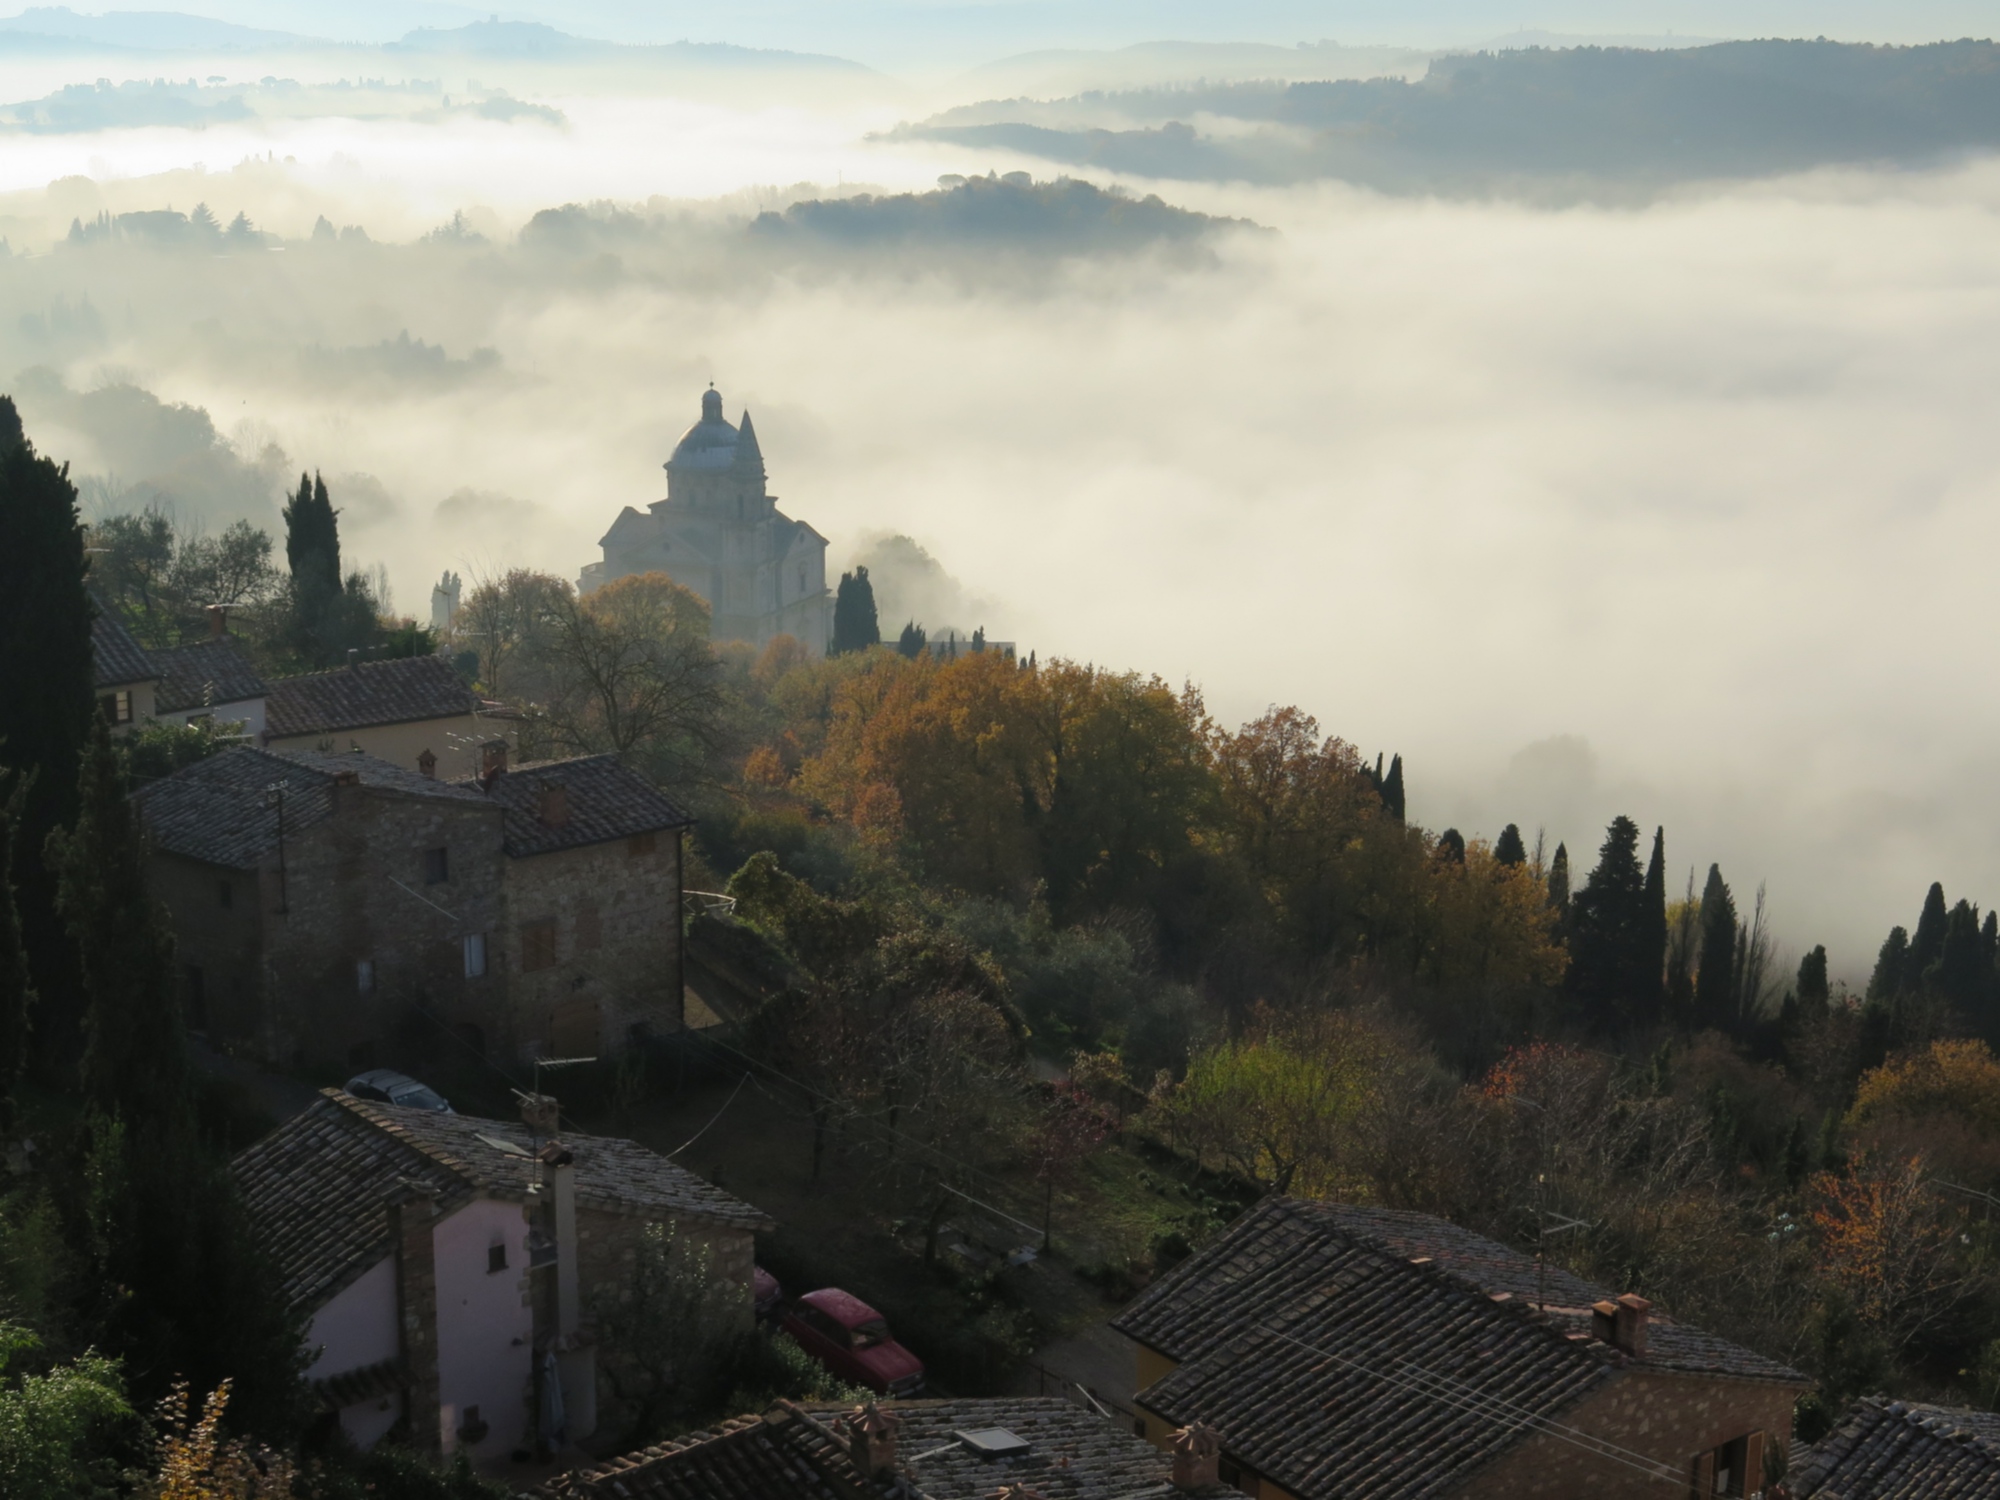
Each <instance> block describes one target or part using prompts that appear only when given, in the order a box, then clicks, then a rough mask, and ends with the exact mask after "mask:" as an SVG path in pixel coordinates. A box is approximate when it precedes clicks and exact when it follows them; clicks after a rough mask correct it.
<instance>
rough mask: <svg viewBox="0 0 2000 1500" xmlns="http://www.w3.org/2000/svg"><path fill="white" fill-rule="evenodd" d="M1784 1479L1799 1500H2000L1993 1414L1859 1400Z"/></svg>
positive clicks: (1999, 1432) (1998, 1423) (1998, 1432)
mask: <svg viewBox="0 0 2000 1500" xmlns="http://www.w3.org/2000/svg"><path fill="white" fill-rule="evenodd" d="M1786 1483H1787V1485H1788V1486H1789V1487H1790V1489H1791V1492H1792V1494H1793V1495H1795V1496H1797V1497H1798V1500H1807V1497H1810V1496H1814V1495H1817V1496H1820V1497H1822V1500H1928V1497H1932V1496H1950V1497H1951V1500H2000V1414H1996V1413H1994V1412H1990V1411H1969V1410H1964V1409H1961V1408H1956V1407H1949V1406H1918V1405H1916V1404H1914V1403H1910V1404H1906V1403H1904V1402H1901V1401H1889V1400H1885V1399H1884V1398H1882V1397H1880V1396H1871V1397H1866V1398H1864V1399H1863V1400H1861V1401H1858V1402H1856V1403H1855V1404H1854V1406H1853V1408H1852V1409H1851V1410H1850V1411H1849V1412H1848V1414H1847V1416H1846V1418H1845V1420H1843V1421H1842V1422H1841V1424H1840V1425H1839V1426H1838V1427H1836V1428H1834V1430H1833V1431H1832V1432H1830V1433H1828V1434H1827V1435H1826V1436H1825V1437H1824V1438H1822V1439H1820V1441H1819V1442H1818V1444H1816V1445H1815V1446H1814V1447H1813V1449H1812V1451H1811V1453H1810V1454H1808V1455H1807V1457H1806V1460H1805V1462H1804V1463H1803V1464H1802V1465H1800V1466H1798V1467H1797V1468H1795V1469H1794V1470H1793V1472H1792V1474H1791V1476H1790V1477H1789V1479H1787V1481H1786Z"/></svg>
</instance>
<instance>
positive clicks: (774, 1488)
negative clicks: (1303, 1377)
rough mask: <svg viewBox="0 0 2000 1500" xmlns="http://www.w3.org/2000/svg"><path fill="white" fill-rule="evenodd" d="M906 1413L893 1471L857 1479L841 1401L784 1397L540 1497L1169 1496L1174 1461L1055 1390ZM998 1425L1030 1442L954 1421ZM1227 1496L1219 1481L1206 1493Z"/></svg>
mask: <svg viewBox="0 0 2000 1500" xmlns="http://www.w3.org/2000/svg"><path fill="white" fill-rule="evenodd" d="M883 1409H884V1410H885V1411H890V1412H893V1413H894V1415H895V1416H896V1417H898V1418H900V1419H901V1428H900V1431H899V1433H898V1436H897V1444H896V1449H897V1463H896V1471H895V1473H894V1474H893V1475H890V1476H885V1477H883V1478H864V1477H863V1476H862V1475H861V1474H860V1473H859V1471H858V1470H857V1469H856V1468H855V1467H854V1465H853V1464H852V1462H851V1461H850V1460H849V1458H848V1456H847V1443H846V1435H845V1430H844V1424H845V1419H846V1417H847V1415H848V1414H849V1412H850V1411H851V1410H852V1408H851V1406H849V1405H846V1404H841V1405H835V1404H832V1403H814V1404H811V1405H806V1406H799V1405H794V1404H793V1403H791V1402H781V1403H779V1404H778V1405H777V1406H776V1407H774V1408H772V1410H771V1411H770V1412H768V1413H766V1414H765V1415H764V1416H761V1417H737V1418H735V1419H733V1420H731V1421H729V1422H726V1423H723V1424H722V1425H721V1426H720V1427H718V1428H716V1429H715V1430H714V1431H712V1432H697V1433H693V1434H690V1435H689V1436H687V1437H682V1438H677V1439H675V1440H674V1441H672V1442H668V1443H662V1444H659V1445H658V1446H656V1447H652V1448H645V1449H642V1450H640V1451H639V1452H637V1453H631V1454H627V1455H626V1456H624V1457H623V1458H618V1459H613V1460H612V1461H611V1462H609V1463H604V1464H598V1465H595V1466H593V1467H590V1468H587V1469H579V1470H575V1471H573V1472H571V1473H569V1474H566V1475H563V1476H562V1477H561V1478H559V1479H556V1480H553V1481H551V1482H550V1483H548V1484H546V1485H544V1486H542V1488H541V1489H539V1490H537V1491H535V1492H534V1494H535V1495H536V1496H537V1497H539V1500H835V1497H839V1500H856V1497H859V1496H871V1497H873V1496H879V1497H882V1500H988V1497H989V1496H991V1495H992V1494H993V1493H994V1492H995V1491H996V1490H998V1489H1000V1488H1001V1487H1002V1486H1005V1485H1011V1484H1023V1485H1026V1486H1027V1487H1028V1488H1029V1489H1030V1490H1032V1491H1033V1492H1034V1493H1036V1494H1038V1495H1041V1496H1043V1497H1044V1500H1169V1497H1179V1496H1180V1495H1182V1494H1183V1492H1182V1491H1179V1490H1176V1489H1175V1488H1174V1487H1173V1485H1172V1484H1171V1482H1170V1481H1169V1477H1168V1476H1169V1473H1170V1471H1171V1462H1172V1461H1171V1460H1170V1459H1169V1458H1168V1456H1167V1455H1166V1454H1165V1453H1163V1452H1161V1451H1160V1450H1159V1449H1158V1448H1155V1447H1153V1446H1152V1445H1151V1444H1150V1443H1147V1442H1145V1441H1144V1440H1143V1439H1140V1438H1136V1437H1134V1436H1132V1434H1131V1433H1130V1432H1128V1431H1126V1430H1125V1429H1124V1428H1122V1427H1120V1426H1118V1425H1117V1424H1115V1423H1114V1422H1112V1421H1110V1420H1108V1419H1106V1418H1104V1417H1100V1416H1098V1415H1097V1414H1096V1413H1095V1412H1090V1411H1086V1410H1084V1409H1083V1408H1082V1407H1080V1406H1076V1405H1073V1404H1071V1403H1070V1402H1068V1401H1064V1400H1060V1399H1057V1398H1055V1397H1041V1396H996V1397H981V1398H965V1399H959V1400H948V1401H898V1402H895V1403H893V1404H888V1403H884V1407H883ZM996 1427H997V1428H1003V1429H1005V1430H1006V1431H1008V1432H1011V1433H1013V1434H1014V1435H1015V1436H1017V1437H1019V1438H1022V1439H1024V1440H1025V1441H1026V1442H1027V1444H1028V1447H1027V1450H1026V1451H1025V1452H1023V1453H1020V1454H1018V1455H1015V1456H1010V1457H982V1456H981V1455H979V1454H977V1453H975V1452H973V1451H972V1450H971V1449H969V1448H967V1447H966V1446H965V1444H963V1443H962V1442H960V1441H959V1440H958V1434H959V1433H961V1432H970V1431H979V1430H982V1429H990V1428H996ZM1206 1493H1208V1494H1211V1495H1213V1496H1216V1497H1218V1500H1219V1497H1222V1496H1226V1495H1227V1494H1229V1493H1230V1492H1229V1491H1228V1490H1226V1489H1223V1488H1222V1487H1220V1486H1217V1487H1215V1488H1214V1489H1213V1490H1210V1491H1208V1492H1206Z"/></svg>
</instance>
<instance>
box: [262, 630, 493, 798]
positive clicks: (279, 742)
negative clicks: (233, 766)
mask: <svg viewBox="0 0 2000 1500" xmlns="http://www.w3.org/2000/svg"><path fill="white" fill-rule="evenodd" d="M264 714H265V720H264V731H263V743H264V745H265V747H266V748H267V749H271V750H321V751H345V750H360V751H362V752H363V753H365V754H368V755H373V756H377V757H379V758H380V759H382V760H386V761H388V762H389V763H390V764H392V765H397V766H401V767H403V768H404V769H405V770H410V771H421V772H423V773H424V774H425V775H427V776H436V777H438V778H439V779H440V780H444V781H451V780H456V779H457V778H459V777H463V776H471V775H474V774H475V773H477V772H478V770H479V769H480V767H481V765H482V764H483V763H484V760H485V756H486V751H487V748H488V747H489V746H491V745H492V744H494V743H495V742H496V741H498V742H505V743H508V744H512V743H513V742H514V741H515V740H516V739H517V738H518V722H519V721H518V720H517V719H516V717H515V716H514V714H513V712H512V710H510V709H507V708H505V707H503V706H502V705H500V704H498V703H489V702H487V701H486V700H485V699H482V698H481V697H480V696H479V695H478V694H477V693H475V692H473V690H472V689H471V688H469V687H467V686H466V684H465V680H464V679H463V678H461V677H460V676H459V675H458V673H457V672H456V671H454V670H453V669H452V666H451V663H450V662H448V661H446V660H445V659H444V658H443V657H441V656H409V657H402V658H399V659H397V660H394V661H362V660H360V659H359V658H358V657H354V658H351V659H350V660H349V662H348V664H347V665H346V666H344V667H335V668H334V669H333V670H331V671H328V672H308V673H305V674H304V675H302V676H298V677H279V678H276V679H274V680H273V681H272V682H271V683H269V684H268V686H267V688H266V690H265V698H264Z"/></svg>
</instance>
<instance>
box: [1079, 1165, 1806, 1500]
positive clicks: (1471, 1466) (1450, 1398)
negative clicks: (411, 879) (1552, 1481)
mask: <svg viewBox="0 0 2000 1500" xmlns="http://www.w3.org/2000/svg"><path fill="white" fill-rule="evenodd" d="M1537 1285H1538V1283H1537V1276H1536V1267H1535V1263H1534V1261H1533V1260H1532V1258H1530V1257H1528V1256H1524V1255H1522V1254H1520V1253H1519V1252H1518V1251H1515V1250H1511V1249H1509V1248H1508V1247H1507V1246H1505V1245H1501V1244H1498V1243H1497V1242H1495V1241H1492V1240H1488V1239H1485V1238H1484V1237H1482V1236H1479V1235H1475V1234H1471V1233H1470V1232H1468V1231H1466V1230H1462V1229H1459V1228H1458V1227H1457V1226H1455V1225H1452V1224H1449V1223H1447V1222H1445V1221H1443V1220H1440V1219H1434V1218H1431V1217H1429V1216H1428V1215H1422V1214H1407V1213H1396V1212H1393V1211H1389V1210H1376V1209H1355V1208H1349V1207H1346V1206H1343V1205H1339V1204H1327V1203H1312V1202H1305V1201H1301V1200H1298V1199H1289V1198H1272V1199H1267V1200H1265V1202H1263V1203H1262V1204H1260V1205H1258V1206H1257V1207H1256V1208H1254V1209H1252V1210H1251V1211H1250V1212H1249V1213H1248V1214H1246V1215H1244V1216H1243V1217H1242V1218H1241V1219H1239V1220H1238V1221H1237V1222H1236V1223H1235V1224H1233V1225H1232V1226H1230V1228H1229V1229H1227V1230H1225V1231H1224V1232H1223V1233H1222V1234H1221V1235H1220V1236H1218V1237H1217V1238H1216V1239H1215V1240H1214V1241H1213V1242H1211V1243H1210V1244H1208V1245H1206V1246H1204V1247H1203V1248H1202V1249H1201V1250H1200V1251H1199V1252H1197V1253H1196V1254H1195V1255H1194V1256H1192V1257H1190V1258H1189V1259H1188V1260H1186V1261H1184V1262H1182V1263H1181V1265H1179V1266H1178V1267H1176V1268H1175V1269H1174V1270H1173V1271H1172V1272H1170V1273H1169V1274H1168V1275H1166V1276H1165V1277H1163V1278H1161V1280H1159V1281H1158V1282H1156V1283H1155V1284H1154V1285H1153V1286H1152V1287H1151V1288H1149V1289H1148V1290H1147V1291H1146V1292H1145V1293H1144V1294H1143V1295H1142V1296H1141V1297H1139V1299H1138V1300H1137V1301H1135V1302H1134V1303H1133V1304H1132V1306H1131V1307H1129V1308H1127V1309H1126V1311H1125V1312H1124V1313H1123V1314H1121V1315H1120V1316H1119V1317H1118V1318H1117V1319H1116V1320H1114V1322H1113V1324H1112V1326H1113V1327H1114V1328H1116V1329H1118V1330H1119V1331H1120V1332H1122V1333H1124V1334H1126V1335H1127V1336H1128V1337H1131V1338H1133V1339H1136V1340H1138V1341H1139V1342H1140V1343H1142V1344H1145V1345H1147V1346H1149V1347H1151V1348H1153V1349H1155V1350H1158V1351H1159V1352H1160V1353H1162V1354H1164V1355H1166V1356H1167V1357H1168V1358H1170V1359H1172V1360H1175V1361H1177V1366H1176V1368H1175V1369H1174V1370H1173V1371H1172V1372H1171V1373H1170V1374H1168V1375H1166V1376H1165V1377H1163V1378H1162V1379H1160V1380H1159V1381H1157V1382H1155V1383H1154V1384H1153V1385H1152V1386H1150V1387H1149V1388H1148V1389H1146V1390H1145V1391H1142V1392H1140V1393H1139V1398H1138V1399H1139V1401H1140V1402H1141V1404H1143V1405H1144V1406H1146V1407H1147V1408H1148V1409H1149V1410H1151V1411H1154V1412H1156V1413H1158V1414H1159V1415H1160V1416H1162V1417H1164V1418H1166V1419H1167V1420H1169V1421H1172V1422H1176V1423H1186V1422H1190V1421H1194V1420H1196V1419H1200V1420H1203V1421H1207V1422H1211V1423H1213V1424H1214V1425H1215V1426H1216V1427H1218V1428H1219V1429H1220V1430H1221V1432H1222V1436H1223V1443H1224V1446H1225V1447H1226V1448H1227V1450H1228V1451H1229V1452H1230V1453H1231V1454H1233V1455H1235V1456H1236V1457H1237V1458H1238V1459H1240V1460H1242V1461H1243V1462H1246V1463H1248V1464H1250V1465H1252V1466H1253V1467H1254V1468H1256V1469H1257V1470H1258V1471H1259V1472H1261V1473H1264V1474H1268V1475H1269V1476H1270V1477H1271V1478H1272V1479H1273V1480H1274V1481H1275V1482H1276V1483H1278V1484H1280V1485H1282V1486H1284V1487H1285V1488H1286V1489H1287V1490H1289V1491H1291V1492H1292V1493H1293V1494H1295V1495H1298V1496H1300V1497H1301V1500H1331V1497H1334V1496H1343V1497H1344V1496H1358V1495H1366V1496H1368V1497H1370V1500H1417V1497H1422V1496H1430V1495H1435V1494H1440V1493H1443V1492H1444V1491H1446V1490H1449V1489H1451V1488H1452V1487H1454V1486H1455V1485H1458V1484H1460V1483H1462V1482H1463V1481H1464V1480H1465V1479H1466V1478H1467V1476H1469V1475H1470V1474H1471V1473H1472V1472H1473V1471H1474V1470H1476V1469H1477V1468H1479V1467H1481V1466H1482V1465H1484V1464H1485V1463H1487V1462H1488V1461H1490V1460H1491V1459H1493V1458H1494V1457H1496V1456H1498V1455H1499V1454H1500V1453H1501V1452H1503V1451H1504V1450H1505V1449H1506V1448H1508V1447H1509V1446H1511V1445H1512V1444H1513V1443H1514V1442H1516V1441H1517V1440H1519V1439H1520V1438H1521V1437H1522V1436H1524V1435H1525V1434H1526V1433H1527V1432H1528V1431H1529V1430H1531V1428H1532V1427H1534V1426H1535V1425H1536V1424H1537V1423H1540V1422H1544V1421H1547V1420H1549V1419H1551V1418H1556V1417H1557V1416H1558V1415H1559V1414H1560V1413H1561V1412H1563V1411H1564V1410H1565V1409H1567V1408H1568V1407H1570V1406H1571V1405H1572V1404H1574V1403H1575V1402H1576V1401H1578V1400H1580V1399H1581V1398H1582V1397H1583V1396H1584V1395H1586V1394H1587V1393H1589V1392H1590V1391H1592V1390H1593V1389H1595V1388H1597V1387H1598V1386H1600V1385H1602V1384H1603V1383H1605V1382H1607V1381H1609V1380H1610V1379H1612V1378H1613V1377H1614V1375H1615V1372H1616V1370H1617V1369H1618V1368H1619V1367H1621V1366H1622V1365H1624V1364H1626V1363H1628V1361H1627V1359H1626V1356H1624V1355H1623V1354H1621V1353H1618V1352H1617V1351H1615V1350H1613V1349H1611V1348H1610V1347H1608V1346H1607V1345H1605V1344H1602V1343H1600V1342H1597V1341H1596V1340H1594V1339H1591V1338H1588V1337H1584V1338H1576V1337H1572V1335H1574V1334H1577V1333H1579V1332H1583V1333H1588V1331H1589V1327H1590V1323H1589V1312H1588V1309H1589V1307H1590V1305H1591V1303H1593V1302H1597V1301H1602V1300H1605V1297H1606V1294H1605V1293H1604V1292H1603V1291H1601V1290H1600V1289H1598V1288H1595V1287H1592V1286H1591V1285H1590V1284H1589V1283H1587V1282H1584V1281H1583V1280H1581V1279H1580V1278H1578V1277H1574V1276H1571V1275H1569V1274H1568V1273H1567V1272H1562V1271H1559V1270H1557V1269H1556V1268H1553V1267H1551V1268H1550V1269H1549V1272H1548V1282H1547V1286H1548V1292H1549V1297H1550V1301H1551V1303H1560V1304H1562V1305H1563V1306H1565V1307H1568V1308H1575V1309H1577V1310H1578V1312H1577V1314H1576V1315H1575V1316H1572V1315H1571V1314H1570V1313H1568V1312H1556V1311H1555V1310H1554V1309H1553V1308H1552V1309H1551V1311H1550V1312H1549V1313H1548V1314H1546V1315H1545V1314H1543V1313H1541V1312H1539V1311H1537V1310H1536V1308H1535V1307H1534V1305H1533V1304H1534V1302H1535V1300H1536V1295H1537ZM1676 1327H1677V1325H1673V1324H1671V1323H1670V1322H1669V1321H1667V1320H1664V1319H1660V1320H1655V1321H1654V1322H1652V1323H1651V1325H1650V1326H1649V1328H1648V1349H1647V1358H1646V1363H1647V1364H1649V1365H1657V1366H1661V1367H1665V1368H1669V1369H1675V1370H1700V1371H1703V1372H1707V1373H1718V1374H1729V1375H1735V1376H1739V1377H1747V1378H1753V1379H1771V1380H1780V1381H1785V1382H1788V1383H1798V1384H1801V1385H1803V1384H1804V1378H1803V1377H1802V1376H1799V1375H1798V1374H1796V1372H1793V1371H1791V1370H1788V1369H1786V1368H1785V1367H1784V1366H1782V1365H1778V1364H1775V1363H1773V1362H1772V1361H1769V1360H1765V1359H1763V1358H1761V1357H1760V1356H1758V1355H1755V1354H1752V1353H1751V1352H1750V1351H1748V1350H1742V1349H1737V1348H1736V1347H1735V1346H1733V1345H1730V1344H1728V1343H1726V1342H1725V1341H1723V1340H1720V1339H1712V1338H1709V1337H1708V1336H1706V1335H1697V1334H1695V1333H1694V1331H1693V1330H1686V1333H1687V1334H1688V1335H1689V1336H1688V1337H1686V1338H1681V1337H1678V1336H1677V1334H1676V1331H1675V1330H1676ZM1656 1341H1657V1342H1656ZM1656 1355H1657V1356H1658V1357H1656Z"/></svg>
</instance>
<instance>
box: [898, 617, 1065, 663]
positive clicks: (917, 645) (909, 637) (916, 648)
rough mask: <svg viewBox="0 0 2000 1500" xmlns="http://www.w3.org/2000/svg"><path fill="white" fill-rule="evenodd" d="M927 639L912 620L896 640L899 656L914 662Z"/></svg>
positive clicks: (921, 629) (920, 653) (919, 626)
mask: <svg viewBox="0 0 2000 1500" xmlns="http://www.w3.org/2000/svg"><path fill="white" fill-rule="evenodd" d="M926 639H927V638H926V636H925V635H924V627H923V626H921V625H919V624H918V623H917V622H916V621H915V620H912V621H910V623H909V624H907V625H905V626H904V627H903V633H902V634H901V635H900V636H898V637H897V638H896V650H897V652H898V654H900V655H903V656H907V657H909V658H910V659H911V660H912V661H914V660H916V658H918V657H919V656H922V655H923V654H924V645H925V643H926ZM1030 654H1031V655H1032V653H1030Z"/></svg>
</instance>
